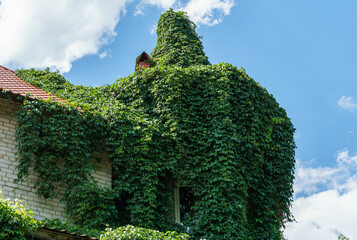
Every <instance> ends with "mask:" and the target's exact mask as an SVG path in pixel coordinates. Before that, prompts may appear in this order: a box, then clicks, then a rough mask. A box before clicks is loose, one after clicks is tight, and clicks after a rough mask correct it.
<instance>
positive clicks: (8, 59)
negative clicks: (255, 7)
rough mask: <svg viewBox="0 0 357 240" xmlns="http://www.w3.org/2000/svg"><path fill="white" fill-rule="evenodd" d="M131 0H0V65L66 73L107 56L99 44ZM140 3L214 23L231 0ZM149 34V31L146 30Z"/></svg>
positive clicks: (108, 37) (138, 11)
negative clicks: (77, 64)
mask: <svg viewBox="0 0 357 240" xmlns="http://www.w3.org/2000/svg"><path fill="white" fill-rule="evenodd" d="M132 2H134V0H104V1H103V0H60V1H58V0H0V32H1V37H0V64H1V65H5V66H9V67H11V68H32V67H34V68H45V67H50V68H51V69H53V70H59V71H60V72H62V73H63V72H68V71H69V70H70V69H71V67H72V63H73V62H74V61H75V60H77V59H80V58H82V57H84V56H87V55H98V56H99V57H100V59H102V58H104V57H107V56H108V52H107V51H103V50H101V48H102V47H103V46H104V45H105V44H108V43H110V42H111V41H112V40H113V39H114V38H115V37H116V32H115V26H116V25H117V23H118V21H119V19H120V17H121V16H122V15H123V14H125V13H126V6H127V5H128V4H129V3H132ZM138 2H140V3H139V4H138V5H137V7H136V11H135V14H143V13H144V8H145V6H149V5H151V6H157V7H159V8H161V9H165V10H166V9H168V8H170V7H173V8H174V9H176V10H184V11H187V12H188V14H189V16H190V17H191V19H192V20H193V21H194V22H195V23H196V24H198V25H199V24H206V25H214V24H217V23H218V22H220V21H222V16H224V15H228V14H229V13H230V9H231V8H232V7H233V6H234V1H233V0H189V1H185V4H183V3H182V2H183V0H141V1H136V4H137V3H138ZM151 32H153V30H151Z"/></svg>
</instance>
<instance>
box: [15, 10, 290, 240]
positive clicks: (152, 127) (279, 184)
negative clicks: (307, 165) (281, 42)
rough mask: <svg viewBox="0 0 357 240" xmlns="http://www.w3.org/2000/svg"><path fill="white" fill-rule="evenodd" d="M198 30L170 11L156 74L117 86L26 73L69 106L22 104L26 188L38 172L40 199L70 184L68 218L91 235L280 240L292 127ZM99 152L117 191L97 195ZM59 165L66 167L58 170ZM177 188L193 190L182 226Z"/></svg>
mask: <svg viewBox="0 0 357 240" xmlns="http://www.w3.org/2000/svg"><path fill="white" fill-rule="evenodd" d="M194 28H195V26H194V24H193V23H192V22H191V21H190V20H189V19H188V17H187V16H186V15H185V14H184V13H182V12H178V13H177V12H174V11H172V10H169V11H167V12H165V13H164V14H163V15H162V16H161V18H160V20H159V24H158V44H157V46H156V48H155V49H154V51H153V53H152V56H153V63H152V66H153V67H151V68H149V69H142V70H139V71H136V72H135V73H134V74H132V75H130V76H128V77H126V78H121V79H118V80H117V81H116V82H115V83H114V84H112V85H105V86H103V87H96V88H93V87H83V86H74V85H72V84H71V83H69V82H68V81H67V80H65V79H64V78H63V77H62V76H61V75H59V74H58V73H54V72H50V71H48V70H45V71H37V70H33V69H30V70H20V71H18V72H17V74H18V76H19V77H20V78H22V79H24V80H25V81H27V82H29V83H31V84H34V85H37V86H39V87H40V88H43V89H44V90H46V91H49V92H52V93H53V94H55V95H57V96H60V97H62V98H65V99H67V100H68V101H69V102H70V104H71V105H67V106H63V105H61V104H59V103H56V102H51V101H31V100H26V101H25V102H24V105H23V106H22V108H21V110H20V111H19V112H18V115H17V116H18V129H17V141H18V142H19V147H18V161H19V162H20V165H19V179H20V180H24V179H26V176H27V173H28V170H29V166H30V165H31V164H35V165H36V166H37V167H36V169H35V170H36V171H37V172H39V174H40V178H39V179H38V182H37V188H38V194H40V195H42V196H45V197H49V196H52V195H53V193H54V192H53V190H54V184H56V183H57V182H63V183H64V184H66V186H67V190H66V192H65V196H64V201H65V202H66V204H67V210H68V212H69V213H70V214H71V216H73V217H74V219H75V220H76V221H77V222H78V223H81V224H84V225H86V226H92V227H101V226H103V223H108V224H110V225H112V226H118V225H126V224H133V225H136V226H141V227H146V228H153V229H158V230H165V231H166V230H178V231H188V232H189V234H190V236H192V237H193V238H194V239H199V238H205V239H281V238H282V227H283V225H284V223H285V222H286V221H290V220H291V213H290V210H289V207H290V204H291V200H292V193H293V190H292V183H293V178H294V177H293V173H294V163H295V162H294V150H295V144H294V139H293V134H294V127H293V125H292V123H291V121H290V119H289V118H288V116H287V114H286V112H285V110H284V109H283V108H281V107H280V106H279V104H278V103H277V102H276V100H275V99H274V97H273V96H272V95H271V94H269V93H268V92H267V91H266V89H264V88H263V87H261V86H260V85H259V84H258V83H257V82H255V81H254V80H253V79H251V78H250V77H249V76H248V75H247V74H246V72H245V71H244V70H243V69H237V68H236V67H235V66H232V65H230V64H226V63H221V64H218V65H210V64H209V62H208V60H207V57H206V56H205V54H204V52H203V47H202V43H201V41H200V39H199V37H198V35H197V34H196V32H195V30H194ZM167 33H170V34H167ZM78 107H80V108H81V110H78ZM103 153H104V154H106V156H108V158H109V159H110V161H111V163H112V167H113V186H112V187H111V188H109V187H104V188H103V187H101V186H99V184H98V183H97V181H95V180H94V179H93V178H92V177H91V176H92V173H93V165H91V164H88V163H90V162H91V161H92V160H93V159H97V158H98V156H100V154H103ZM60 157H62V158H64V159H65V160H66V163H65V168H64V169H63V170H61V169H58V168H57V167H56V163H57V161H58V160H59V159H60ZM98 159H99V158H98ZM45 166H46V168H45ZM172 182H178V183H180V184H182V185H185V186H188V187H191V188H192V189H193V193H194V199H193V201H194V205H193V207H192V209H191V212H190V214H189V216H188V218H186V220H185V222H184V223H183V225H179V224H176V223H175V222H174V219H173V217H172V211H173V210H172V204H170V202H171V203H172V200H173V197H172V189H170V187H169V186H168V183H172ZM93 212H95V213H96V214H93ZM185 229H186V230H185Z"/></svg>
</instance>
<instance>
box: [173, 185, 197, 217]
mask: <svg viewBox="0 0 357 240" xmlns="http://www.w3.org/2000/svg"><path fill="white" fill-rule="evenodd" d="M193 203H194V194H193V190H192V188H190V187H186V186H180V185H179V184H177V185H176V186H175V190H174V206H175V221H176V222H177V223H182V222H183V221H184V220H185V219H186V217H187V215H188V214H189V212H190V211H191V207H192V206H193Z"/></svg>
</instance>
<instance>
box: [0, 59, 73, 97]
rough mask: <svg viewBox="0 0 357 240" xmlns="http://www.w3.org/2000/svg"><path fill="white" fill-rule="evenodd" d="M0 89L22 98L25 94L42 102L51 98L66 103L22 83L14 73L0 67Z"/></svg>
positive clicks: (39, 89)
mask: <svg viewBox="0 0 357 240" xmlns="http://www.w3.org/2000/svg"><path fill="white" fill-rule="evenodd" d="M0 89H2V90H6V92H10V93H12V94H15V95H21V96H23V97H25V96H26V94H29V95H30V97H31V98H36V97H37V98H41V99H43V100H47V99H49V98H53V99H54V100H56V101H58V102H62V103H66V102H67V101H66V100H63V99H61V98H59V97H57V96H55V95H52V94H49V93H47V92H45V91H44V90H42V89H41V88H38V87H36V86H33V85H31V84H29V83H26V82H24V81H23V80H21V79H20V78H19V77H17V76H16V75H15V71H13V70H11V69H8V68H6V67H3V66H1V65H0Z"/></svg>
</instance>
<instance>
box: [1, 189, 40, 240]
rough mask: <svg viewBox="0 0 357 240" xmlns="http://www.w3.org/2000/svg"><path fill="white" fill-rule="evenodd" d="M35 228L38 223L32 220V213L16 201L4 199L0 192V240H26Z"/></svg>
mask: <svg viewBox="0 0 357 240" xmlns="http://www.w3.org/2000/svg"><path fill="white" fill-rule="evenodd" d="M37 227H38V222H37V221H36V220H35V219H33V218H32V212H31V211H29V210H27V209H25V207H24V206H23V205H20V204H19V202H18V201H17V200H15V201H14V202H12V201H9V200H8V199H5V198H4V197H3V195H2V192H1V190H0V239H12V240H22V239H26V237H27V236H29V235H30V232H31V231H34V230H36V229H37Z"/></svg>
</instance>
